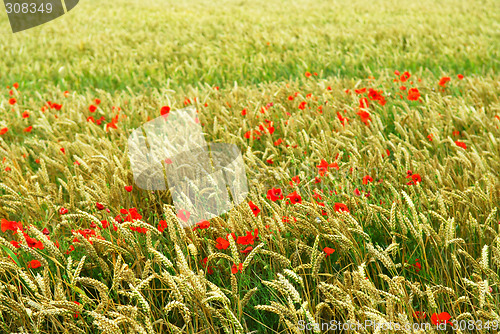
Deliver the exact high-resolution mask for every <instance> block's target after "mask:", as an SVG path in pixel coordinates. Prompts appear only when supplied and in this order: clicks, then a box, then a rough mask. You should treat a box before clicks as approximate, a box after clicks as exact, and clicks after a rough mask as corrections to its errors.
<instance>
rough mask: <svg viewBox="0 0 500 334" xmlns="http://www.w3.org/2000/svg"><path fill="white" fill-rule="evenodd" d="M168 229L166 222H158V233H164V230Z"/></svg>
mask: <svg viewBox="0 0 500 334" xmlns="http://www.w3.org/2000/svg"><path fill="white" fill-rule="evenodd" d="M167 227H168V225H167V222H166V221H164V220H160V221H159V222H158V231H160V232H162V233H163V231H165V229H166V228H167Z"/></svg>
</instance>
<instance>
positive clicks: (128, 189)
mask: <svg viewBox="0 0 500 334" xmlns="http://www.w3.org/2000/svg"><path fill="white" fill-rule="evenodd" d="M132 189H134V188H133V187H132V186H125V190H126V191H128V192H131V191H132Z"/></svg>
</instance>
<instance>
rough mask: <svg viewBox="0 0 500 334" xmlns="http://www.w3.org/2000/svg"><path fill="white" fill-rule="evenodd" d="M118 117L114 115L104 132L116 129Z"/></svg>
mask: <svg viewBox="0 0 500 334" xmlns="http://www.w3.org/2000/svg"><path fill="white" fill-rule="evenodd" d="M118 115H119V114H116V115H115V117H113V118H112V119H111V122H109V123H108V124H106V131H108V129H109V128H113V129H118V127H117V126H116V124H118Z"/></svg>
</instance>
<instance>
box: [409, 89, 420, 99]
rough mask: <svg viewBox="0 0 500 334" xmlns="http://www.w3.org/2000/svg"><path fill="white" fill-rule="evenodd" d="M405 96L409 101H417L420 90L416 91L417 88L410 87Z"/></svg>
mask: <svg viewBox="0 0 500 334" xmlns="http://www.w3.org/2000/svg"><path fill="white" fill-rule="evenodd" d="M407 98H408V100H410V101H418V99H420V92H419V91H418V88H410V90H409V91H408V97H407Z"/></svg>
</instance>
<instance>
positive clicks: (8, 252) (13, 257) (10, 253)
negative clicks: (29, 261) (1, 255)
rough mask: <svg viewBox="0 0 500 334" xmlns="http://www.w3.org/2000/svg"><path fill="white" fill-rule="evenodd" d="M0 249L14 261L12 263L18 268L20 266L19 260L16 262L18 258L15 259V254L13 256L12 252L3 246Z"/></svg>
mask: <svg viewBox="0 0 500 334" xmlns="http://www.w3.org/2000/svg"><path fill="white" fill-rule="evenodd" d="M0 247H2V249H3V250H4V251H5V252H6V253H7V254H9V255H10V257H11V258H12V259H13V260H14V262H16V264H17V266H18V267H20V265H19V260H18V258H17V256H16V254H14V252H12V251H11V250H10V249H9V248H7V247H5V246H3V245H0Z"/></svg>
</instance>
